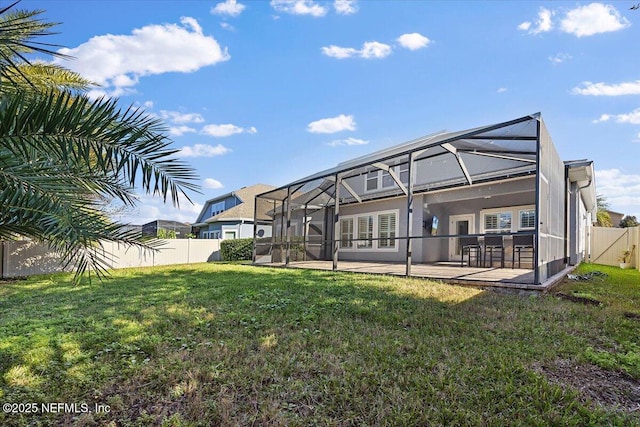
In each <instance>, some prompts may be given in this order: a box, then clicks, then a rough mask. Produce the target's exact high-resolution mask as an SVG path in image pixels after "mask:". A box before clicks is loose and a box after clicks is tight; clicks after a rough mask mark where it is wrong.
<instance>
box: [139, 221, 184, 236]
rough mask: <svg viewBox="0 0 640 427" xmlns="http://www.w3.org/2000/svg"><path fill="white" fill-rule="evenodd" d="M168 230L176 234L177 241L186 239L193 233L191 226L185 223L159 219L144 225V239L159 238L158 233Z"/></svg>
mask: <svg viewBox="0 0 640 427" xmlns="http://www.w3.org/2000/svg"><path fill="white" fill-rule="evenodd" d="M160 230H167V231H174V232H175V233H176V239H186V238H187V235H188V234H190V233H191V224H187V223H184V222H178V221H171V220H164V219H157V220H155V221H151V222H148V223H146V224H144V225H142V236H143V237H158V231H160Z"/></svg>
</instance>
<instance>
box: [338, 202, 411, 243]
mask: <svg viewBox="0 0 640 427" xmlns="http://www.w3.org/2000/svg"><path fill="white" fill-rule="evenodd" d="M385 214H395V216H396V226H395V229H394V233H395V237H396V238H397V237H398V234H399V233H400V210H399V209H390V210H386V211H370V212H362V213H359V214H352V215H344V216H342V215H341V216H340V223H339V225H338V227H340V229H341V230H340V231H342V220H343V219H352V220H353V235H352V236H353V238H352V239H353V247H351V248H342V247H341V248H339V251H340V252H398V251H399V250H400V246H401V245H400V242H401V240H397V239H396V240H395V245H394V247H393V248H380V247H378V243H379V240H375V239H377V238H378V235H379V230H378V216H379V215H385ZM368 216H371V217H373V236H372V238H373V239H374V240H373V241H372V247H370V248H366V247H365V248H362V247H360V248H359V247H358V241H357V240H356V239H357V238H358V237H357V236H358V218H360V217H368ZM340 240H342V233H340Z"/></svg>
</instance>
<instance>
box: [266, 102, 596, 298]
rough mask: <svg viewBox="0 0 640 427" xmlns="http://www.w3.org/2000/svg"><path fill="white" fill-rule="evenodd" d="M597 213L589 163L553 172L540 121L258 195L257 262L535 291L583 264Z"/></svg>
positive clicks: (480, 130)
mask: <svg viewBox="0 0 640 427" xmlns="http://www.w3.org/2000/svg"><path fill="white" fill-rule="evenodd" d="M595 209H596V197H595V180H594V170H593V162H591V161H588V160H579V161H569V162H563V161H562V160H560V157H559V155H558V153H557V151H556V149H555V147H554V145H553V142H552V140H551V137H550V136H549V134H548V132H547V129H546V127H545V125H544V122H543V120H542V118H541V116H540V114H539V113H537V114H532V115H528V116H524V117H520V118H517V119H514V120H510V121H507V122H503V123H497V124H493V125H487V126H481V127H477V128H473V129H468V130H464V131H459V132H441V133H437V134H433V135H428V136H425V137H422V138H418V139H416V140H413V141H410V142H407V143H404V144H400V145H397V146H394V147H391V148H389V149H386V150H382V151H378V152H376V153H373V154H371V155H367V156H363V157H360V158H357V159H354V160H351V161H348V162H344V163H341V164H339V165H337V166H336V167H334V168H331V169H328V170H325V171H321V172H318V173H315V174H313V175H310V176H308V177H305V178H302V179H300V180H297V181H294V182H292V183H290V184H287V185H285V186H282V187H280V188H277V189H273V190H270V191H268V192H265V193H262V194H259V195H258V196H257V197H256V212H255V216H256V224H263V225H271V226H272V227H273V230H274V232H273V235H272V236H271V237H268V238H267V237H260V236H256V238H255V251H254V252H255V255H254V262H255V263H272V264H273V263H282V264H284V265H288V264H289V263H290V262H292V261H298V260H305V261H307V260H331V261H332V262H333V268H334V270H335V269H337V268H338V263H339V262H341V261H369V262H381V263H403V264H405V265H406V273H407V275H410V274H411V267H412V265H414V264H431V265H449V266H450V265H455V266H460V267H471V266H472V265H473V266H482V267H489V268H518V269H521V268H528V269H529V270H531V271H532V272H533V274H530V275H529V276H527V277H530V279H527V280H529V281H530V284H535V285H537V284H541V283H542V282H544V281H545V280H546V279H547V278H549V277H551V276H553V275H555V274H557V273H559V272H561V271H562V270H564V269H565V268H566V267H567V265H569V264H575V263H578V262H580V261H581V260H582V259H584V258H585V257H586V254H587V252H588V243H587V242H588V236H589V230H590V227H591V214H592V213H594V214H595ZM496 239H497V240H498V242H499V243H498V244H499V247H498V248H492V247H491V246H493V243H494V242H495V240H496ZM468 240H472V241H475V242H476V243H477V251H475V252H472V253H471V254H470V253H469V251H468V250H467V249H468V248H467V247H466V245H465V242H467V241H468ZM523 241H524V242H530V244H525V245H522V244H521V243H522V242H523ZM489 242H491V243H492V245H489ZM521 246H524V247H521ZM494 249H495V250H494ZM465 250H466V251H465ZM496 251H497V252H498V259H497V260H495V259H489V260H487V256H488V255H489V254H490V255H491V258H493V257H494V255H495V253H494V252H496ZM472 256H473V257H472ZM516 257H517V258H516ZM516 261H517V262H516ZM523 266H524V267H523ZM523 277H524V276H523Z"/></svg>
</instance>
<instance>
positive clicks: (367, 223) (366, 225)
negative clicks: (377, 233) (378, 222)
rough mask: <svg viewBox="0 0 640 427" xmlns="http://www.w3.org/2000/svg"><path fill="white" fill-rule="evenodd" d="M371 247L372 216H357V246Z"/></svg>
mask: <svg viewBox="0 0 640 427" xmlns="http://www.w3.org/2000/svg"><path fill="white" fill-rule="evenodd" d="M371 247H373V217H372V216H371V215H367V216H360V217H358V248H371Z"/></svg>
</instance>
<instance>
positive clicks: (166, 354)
mask: <svg viewBox="0 0 640 427" xmlns="http://www.w3.org/2000/svg"><path fill="white" fill-rule="evenodd" d="M594 268H597V269H599V270H600V271H604V272H606V273H608V274H609V277H608V278H607V279H606V280H604V281H597V282H593V283H587V284H582V283H570V284H566V285H563V287H562V289H561V291H562V292H563V293H564V294H567V295H577V296H585V295H586V296H588V297H589V298H591V299H597V300H599V301H601V302H602V304H601V305H600V306H596V305H593V304H581V303H579V302H574V301H569V300H567V299H561V298H557V297H556V296H553V295H545V296H517V295H504V294H498V293H494V292H484V291H480V290H477V289H471V288H463V287H458V286H450V285H444V284H440V283H436V282H430V281H425V280H414V279H403V278H392V277H387V276H369V275H358V274H346V273H343V274H332V273H330V272H319V271H302V270H283V269H267V268H256V267H251V266H246V265H233V264H198V265H191V266H169V267H163V268H153V269H131V270H121V271H116V272H114V273H113V276H112V278H111V279H109V280H107V281H106V282H104V283H102V284H100V283H95V282H94V283H93V284H88V283H83V284H81V285H77V286H74V285H73V284H72V280H71V276H69V275H54V276H41V277H36V278H32V279H29V280H26V281H15V282H0V371H1V377H0V402H1V403H3V404H4V403H31V402H33V403H34V404H35V405H33V406H30V408H32V411H33V410H37V412H38V413H37V414H18V413H8V414H7V413H0V425H52V424H54V425H55V424H58V425H70V424H76V425H113V426H120V425H124V426H130V425H138V426H147V425H167V426H182V425H203V426H209V425H327V426H333V425H344V426H352V425H353V426H355V425H357V426H368V425H389V426H398V425H400V426H402V425H407V426H414V425H465V426H466V425H472V426H473V425H477V426H504V425H510V426H517V425H522V426H536V425H539V426H546V425H562V426H565V425H575V426H583V425H594V426H601V425H640V410H638V409H637V407H640V396H639V392H638V386H639V383H640V382H639V380H640V338H639V336H640V334H638V326H640V320H639V317H640V316H638V314H640V273H638V272H637V271H633V272H630V271H624V272H622V271H621V270H619V269H615V268H608V267H603V266H584V267H582V268H581V270H582V271H587V270H590V269H594ZM634 387H635V388H634ZM578 390H581V391H578ZM51 402H61V403H67V404H74V403H75V404H76V405H77V408H73V407H71V408H66V409H62V410H61V411H60V412H58V413H48V414H44V413H42V412H43V411H42V410H43V407H42V404H43V403H51ZM82 404H86V405H88V408H89V409H91V412H84V409H86V407H82V406H80V405H82ZM95 404H100V405H104V406H103V407H102V408H106V407H107V405H108V408H109V412H105V411H104V410H103V411H100V412H96V411H95V406H94V405H95ZM54 408H55V407H54ZM13 409H19V408H17V406H15V405H14V408H13ZM22 409H23V410H24V409H25V407H24V406H23V407H22ZM73 409H76V411H73Z"/></svg>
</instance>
